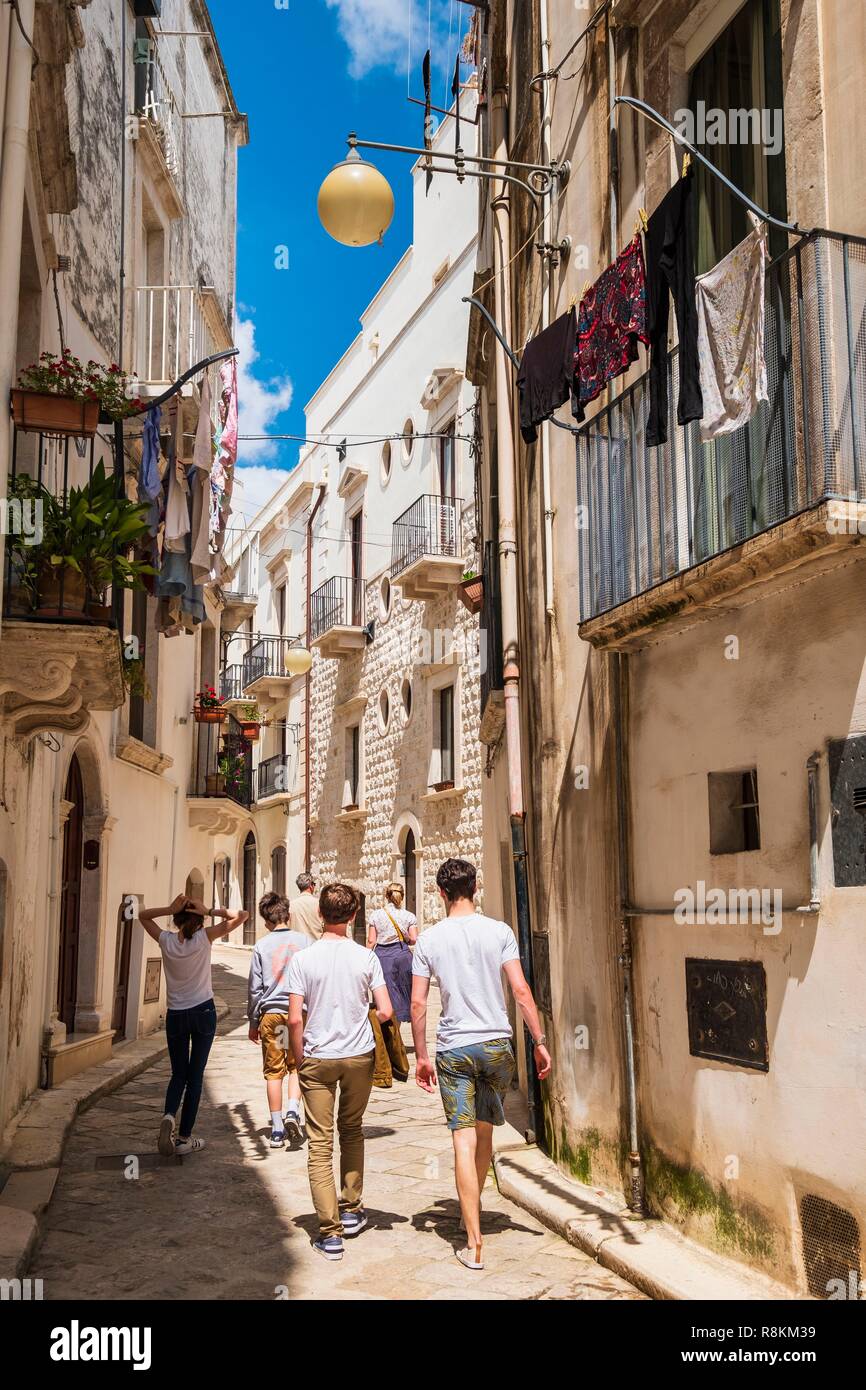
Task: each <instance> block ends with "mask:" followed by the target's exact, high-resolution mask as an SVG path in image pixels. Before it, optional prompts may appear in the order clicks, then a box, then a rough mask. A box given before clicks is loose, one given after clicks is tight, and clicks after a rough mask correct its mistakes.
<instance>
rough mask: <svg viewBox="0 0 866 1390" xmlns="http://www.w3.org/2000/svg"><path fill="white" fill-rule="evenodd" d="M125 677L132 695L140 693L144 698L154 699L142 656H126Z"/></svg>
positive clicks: (124, 664) (124, 663) (124, 662)
mask: <svg viewBox="0 0 866 1390" xmlns="http://www.w3.org/2000/svg"><path fill="white" fill-rule="evenodd" d="M123 679H124V682H125V684H126V688H127V690H128V691H129V693H130V695H138V696H140V697H141V699H142V700H150V699H152V697H153V692H152V690H151V688H150V682H149V680H148V679H147V673H146V672H145V669H144V662H143V661H142V660H141V657H137V656H136V657H127V656H124V658H123Z"/></svg>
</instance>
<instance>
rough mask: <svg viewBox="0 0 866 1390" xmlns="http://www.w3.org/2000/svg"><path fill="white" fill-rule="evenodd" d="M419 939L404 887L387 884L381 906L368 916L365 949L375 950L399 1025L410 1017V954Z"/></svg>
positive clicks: (399, 884) (397, 884)
mask: <svg viewBox="0 0 866 1390" xmlns="http://www.w3.org/2000/svg"><path fill="white" fill-rule="evenodd" d="M417 940H418V930H417V927H416V925H415V917H414V916H413V914H412V913H411V912H407V911H406V909H405V908H404V906H403V885H402V884H401V883H388V884H386V886H385V903H384V906H383V907H380V908H378V909H377V911H376V912H373V913H371V914H370V917H369V920H368V922H367V946H368V948H369V950H371V951H375V952H376V955H377V956H378V957H379V961H380V964H381V966H382V974H383V975H384V976H385V984H386V985H387V986H388V993H389V994H390V996H391V1003H392V1004H393V1005H394V1016H395V1017H396V1018H398V1019H399V1020H400V1022H401V1023H408V1022H409V1020H410V1018H411V1017H412V1015H411V1013H410V1009H409V1006H410V1003H411V1000H412V952H411V951H410V950H409V947H410V946H414V945H415V942H416V941H417Z"/></svg>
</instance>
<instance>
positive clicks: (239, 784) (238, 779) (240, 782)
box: [217, 752, 247, 796]
mask: <svg viewBox="0 0 866 1390" xmlns="http://www.w3.org/2000/svg"><path fill="white" fill-rule="evenodd" d="M217 770H218V773H219V776H220V777H221V778H222V782H223V789H224V791H225V792H227V793H228V795H229V796H239V795H240V794H241V792H242V791H243V789H244V779H245V778H246V772H247V764H246V758H245V757H244V755H243V753H228V752H223V753H221V754H220V757H219V759H218V761H217Z"/></svg>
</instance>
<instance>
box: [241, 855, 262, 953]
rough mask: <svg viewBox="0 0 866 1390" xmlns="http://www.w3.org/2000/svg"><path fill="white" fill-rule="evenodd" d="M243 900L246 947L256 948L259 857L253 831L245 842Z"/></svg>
mask: <svg viewBox="0 0 866 1390" xmlns="http://www.w3.org/2000/svg"><path fill="white" fill-rule="evenodd" d="M242 862H243V890H242V895H243V900H244V908H245V910H246V912H247V914H248V915H247V920H246V921H245V922H244V945H245V946H254V945H255V941H256V903H257V901H258V893H257V891H256V890H257V883H256V878H257V868H258V862H257V855H256V837H255V835H254V834H253V832H252V831H250V832H249V834H248V835H247V838H246V839H245V840H244V849H243V857H242Z"/></svg>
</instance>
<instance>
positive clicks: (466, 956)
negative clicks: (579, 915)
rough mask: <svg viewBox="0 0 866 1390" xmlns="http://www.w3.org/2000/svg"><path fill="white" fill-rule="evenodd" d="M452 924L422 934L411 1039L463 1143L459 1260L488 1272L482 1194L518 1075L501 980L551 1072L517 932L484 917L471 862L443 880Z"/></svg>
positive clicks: (425, 1083)
mask: <svg viewBox="0 0 866 1390" xmlns="http://www.w3.org/2000/svg"><path fill="white" fill-rule="evenodd" d="M436 883H437V885H438V887H439V895H440V897H441V898H442V901H443V902H444V904H445V907H446V909H447V912H448V916H447V917H446V918H445V920H444V921H442V922H437V924H436V925H435V926H433V927H429V928H428V929H427V930H426V931H424V932H422V933H421V935H420V937H419V938H418V942H417V944H416V946H415V955H414V959H413V961H412V976H413V979H412V1036H413V1038H414V1041H415V1059H416V1060H415V1080H416V1082H417V1083H418V1085H419V1086H421V1087H422V1089H423V1090H425V1091H432V1090H433V1089H434V1088H435V1086H436V1083H437V1071H438V1083H439V1093H440V1095H441V1096H442V1104H443V1105H444V1107H445V1118H446V1121H447V1124H448V1128H449V1129H450V1130H451V1137H452V1139H453V1141H454V1173H455V1177H456V1179H457V1195H458V1197H459V1199H460V1209H461V1211H462V1213H463V1221H464V1224H465V1226H466V1236H467V1242H466V1247H467V1248H466V1249H463V1250H458V1251H457V1252H456V1253H457V1258H458V1260H460V1262H461V1264H464V1265H466V1267H467V1268H468V1269H483V1268H484V1260H483V1258H482V1253H481V1190H482V1188H483V1186H484V1182H485V1179H486V1177H487V1172H488V1170H489V1168H490V1160H491V1158H492V1156H493V1126H494V1125H501V1124H504V1123H505V1113H504V1110H503V1108H502V1102H503V1098H504V1096H505V1094H506V1092H507V1091H508V1087H509V1086H510V1085H511V1081H512V1078H513V1076H514V1070H515V1060H514V1051H513V1048H512V1045H511V1024H510V1023H509V1020H508V1012H507V1010H506V1007H505V995H504V992H503V988H502V973H503V972H504V973H505V976H506V979H507V980H508V983H509V985H510V987H511V992H512V994H513V995H514V1002H515V1003H516V1005H517V1007H518V1009H519V1010H520V1012H521V1014H522V1015H523V1018H524V1020H525V1022H526V1026H527V1028H528V1029H529V1031H530V1034H531V1035H532V1039H533V1042H534V1044H535V1065H536V1069H537V1071H538V1075H539V1077H540V1078H544V1077H545V1076H547V1075H548V1073H549V1072H550V1053H549V1052H548V1050H547V1048H546V1047H545V1046H544V1043H545V1037H544V1033H543V1032H542V1028H541V1023H540V1020H539V1017H538V1010H537V1009H536V1007H535V1001H534V999H533V998H532V991H531V990H530V988H529V985H528V984H527V983H526V978H525V976H524V974H523V968H522V966H521V964H520V953H519V951H518V949H517V941H516V940H515V937H514V932H513V931H512V930H511V928H510V927H509V926H508V924H507V923H506V922H498V921H496V920H495V919H494V918H492V917H483V916H482V915H481V914H480V913H478V912H476V911H475V904H474V901H473V899H474V897H475V885H476V871H475V866H474V864H470V863H469V862H468V861H467V860H465V859H446V861H445V863H444V864H442V865H440V867H439V872H438V873H437V875H436ZM431 975H435V976H436V979H437V980H438V981H439V990H440V994H441V996H442V1015H441V1017H440V1019H439V1028H438V1032H437V1035H436V1066H435V1067H434V1065H433V1063H432V1062H431V1061H430V1055H429V1053H428V1051H427V995H428V991H429V989H430V977H431Z"/></svg>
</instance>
